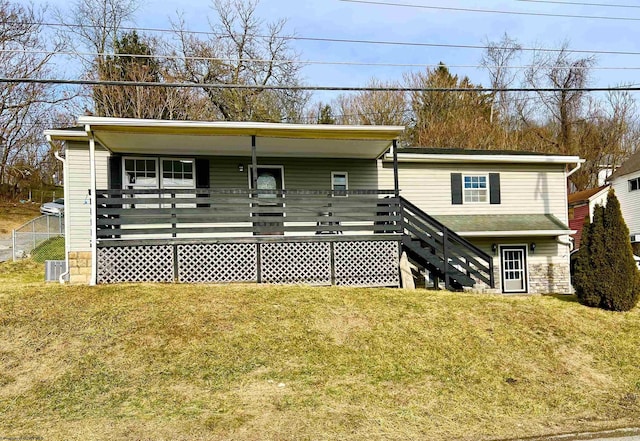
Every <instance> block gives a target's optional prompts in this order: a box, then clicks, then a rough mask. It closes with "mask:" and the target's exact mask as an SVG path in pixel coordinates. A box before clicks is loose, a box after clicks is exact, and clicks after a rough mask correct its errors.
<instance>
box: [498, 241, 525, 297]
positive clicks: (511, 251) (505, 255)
mask: <svg viewBox="0 0 640 441" xmlns="http://www.w3.org/2000/svg"><path fill="white" fill-rule="evenodd" d="M500 254H501V258H502V292H505V293H509V292H513V293H516V292H527V256H526V254H527V247H526V246H524V245H509V246H503V247H500Z"/></svg>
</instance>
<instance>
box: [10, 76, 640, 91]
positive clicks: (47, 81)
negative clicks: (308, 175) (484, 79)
mask: <svg viewBox="0 0 640 441" xmlns="http://www.w3.org/2000/svg"><path fill="white" fill-rule="evenodd" d="M0 83H35V84H65V85H84V86H126V87H136V86H142V87H170V88H218V89H239V90H242V89H247V90H291V91H298V90H312V91H333V92H613V91H630V92H638V91H640V86H616V87H566V88H564V87H562V88H552V87H540V88H530V87H508V88H495V87H476V88H464V87H428V88H424V87H392V86H391V87H385V86H381V87H373V86H364V87H352V86H304V85H298V86H283V85H277V84H274V85H271V84H266V85H264V84H224V83H162V82H153V81H112V80H78V79H76V80H74V79H61V78H0Z"/></svg>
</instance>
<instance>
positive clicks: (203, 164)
mask: <svg viewBox="0 0 640 441" xmlns="http://www.w3.org/2000/svg"><path fill="white" fill-rule="evenodd" d="M196 188H209V160H208V159H206V158H196Z"/></svg>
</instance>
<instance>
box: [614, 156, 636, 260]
mask: <svg viewBox="0 0 640 441" xmlns="http://www.w3.org/2000/svg"><path fill="white" fill-rule="evenodd" d="M608 181H609V183H610V184H611V188H613V190H614V192H615V194H616V197H617V198H618V200H619V201H620V210H621V211H622V217H623V218H624V220H625V222H626V224H627V227H629V233H630V235H631V244H632V245H633V249H634V253H636V254H638V251H639V248H640V150H637V151H636V152H635V153H634V154H632V155H631V156H630V157H629V159H627V160H626V161H625V162H624V163H623V164H622V165H621V166H620V167H618V168H617V169H616V171H615V172H613V173H612V174H611V176H609V178H608Z"/></svg>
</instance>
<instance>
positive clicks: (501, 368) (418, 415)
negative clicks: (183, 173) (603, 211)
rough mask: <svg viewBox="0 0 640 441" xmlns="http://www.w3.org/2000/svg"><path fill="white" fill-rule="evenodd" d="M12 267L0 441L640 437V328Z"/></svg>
mask: <svg viewBox="0 0 640 441" xmlns="http://www.w3.org/2000/svg"><path fill="white" fill-rule="evenodd" d="M42 274H43V270H42V267H41V266H40V265H38V264H35V263H31V262H27V263H24V262H22V263H19V264H13V263H5V264H0V414H1V415H2V418H0V435H2V436H23V437H24V436H41V437H43V439H46V440H69V439H82V440H84V439H104V440H112V439H153V440H169V439H171V440H181V439H184V440H198V439H201V440H210V439H221V440H222V439H236V440H257V439H260V440H265V439H266V440H269V439H272V440H286V439H291V440H294V439H295V440H299V439H314V440H323V439H326V440H334V439H345V440H365V439H366V440H370V439H385V440H387V439H391V440H394V439H397V440H406V439H431V440H445V439H446V440H449V439H469V440H477V439H496V438H505V437H515V436H533V435H543V434H548V433H557V432H566V431H573V430H593V429H600V428H611V427H619V426H627V425H633V424H634V422H636V421H638V420H639V419H640V369H638V366H640V351H638V342H639V341H640V311H639V310H638V309H637V308H636V309H635V310H633V311H632V312H630V313H610V312H605V311H601V310H596V309H589V308H586V307H583V306H581V305H579V304H578V303H576V302H575V301H574V300H573V299H572V298H570V297H558V298H555V297H542V296H530V297H502V296H488V295H476V294H458V293H456V294H450V293H442V292H440V293H435V292H425V291H401V290H393V289H348V288H311V287H300V286H258V285H227V286H223V285H217V286H216V285H179V284H171V285H154V284H130V285H116V286H99V287H93V288H92V287H86V286H72V287H69V286H60V285H59V284H45V283H42V282H39V280H40V279H41V277H42Z"/></svg>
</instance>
